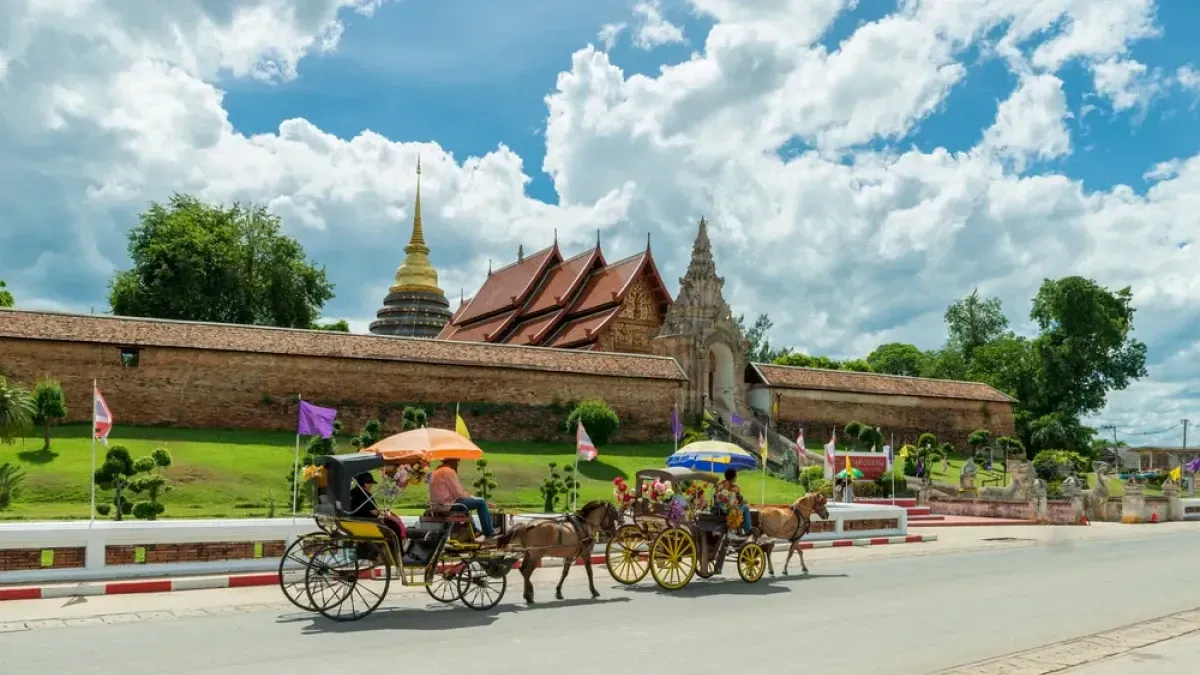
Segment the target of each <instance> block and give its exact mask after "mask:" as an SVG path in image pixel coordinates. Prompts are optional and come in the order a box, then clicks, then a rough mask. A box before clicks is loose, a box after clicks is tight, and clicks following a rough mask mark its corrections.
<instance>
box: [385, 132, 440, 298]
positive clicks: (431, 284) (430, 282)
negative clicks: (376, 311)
mask: <svg viewBox="0 0 1200 675" xmlns="http://www.w3.org/2000/svg"><path fill="white" fill-rule="evenodd" d="M404 253H405V256H404V264H402V265H400V267H399V268H398V269H397V270H396V283H395V284H393V285H392V287H391V289H390V290H392V291H423V292H427V293H442V289H441V288H439V287H438V273H437V270H435V269H434V268H433V265H432V264H431V263H430V262H429V246H427V245H426V244H425V229H424V225H423V223H422V222H421V156H420V155H417V197H416V199H415V200H414V202H413V229H412V237H411V238H410V239H409V240H408V246H405V247H404Z"/></svg>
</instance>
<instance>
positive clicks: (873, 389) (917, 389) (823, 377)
mask: <svg viewBox="0 0 1200 675" xmlns="http://www.w3.org/2000/svg"><path fill="white" fill-rule="evenodd" d="M750 367H751V368H753V369H754V371H755V372H756V373H757V375H758V377H759V378H760V379H761V380H762V382H763V384H766V385H767V386H769V387H773V388H778V389H809V390H812V389H816V390H823V391H843V392H852V393H858V394H875V395H878V396H916V397H921V398H952V399H961V400H966V401H991V402H996V403H1016V402H1017V400H1016V399H1015V398H1013V397H1011V396H1009V395H1008V394H1005V393H1004V392H1001V391H999V390H998V389H995V388H994V387H992V386H990V385H987V384H983V383H982V382H960V381H957V380H934V379H929V378H924V377H908V376H905V375H883V374H880V373H859V372H854V371H848V370H825V369H822V368H800V367H797V366H778V365H774V364H769V363H752V364H750Z"/></svg>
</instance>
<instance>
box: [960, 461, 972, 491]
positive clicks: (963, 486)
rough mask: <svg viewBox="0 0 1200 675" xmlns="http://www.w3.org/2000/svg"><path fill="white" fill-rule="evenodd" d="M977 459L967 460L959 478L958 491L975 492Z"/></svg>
mask: <svg viewBox="0 0 1200 675" xmlns="http://www.w3.org/2000/svg"><path fill="white" fill-rule="evenodd" d="M975 472H976V470H975V459H974V458H967V461H966V462H965V463H964V464H963V468H962V472H961V473H960V474H959V476H958V489H959V490H961V491H964V492H968V491H969V492H974V491H975Z"/></svg>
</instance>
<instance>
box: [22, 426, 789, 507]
mask: <svg viewBox="0 0 1200 675" xmlns="http://www.w3.org/2000/svg"><path fill="white" fill-rule="evenodd" d="M88 432H89V427H88V426H87V425H82V426H66V427H60V428H56V429H54V438H53V442H52V451H51V453H50V454H43V453H41V452H40V451H39V450H38V448H41V445H42V443H41V440H40V439H37V438H30V439H26V440H25V441H24V443H23V444H22V442H20V441H18V442H17V444H15V445H8V446H4V445H0V463H3V462H15V463H17V464H18V465H19V466H20V467H21V468H23V469H24V470H25V472H26V475H27V478H26V481H25V488H24V491H23V494H22V495H21V496H20V497H19V498H18V499H17V501H16V503H15V504H14V505H13V506H12V507H11V508H10V509H8V510H6V511H0V519H14V518H20V519H35V518H86V517H87V515H88V474H89V472H90V470H91V455H90V447H91V443H90V441H89V439H88ZM113 433H114V436H113V437H112V439H110V442H111V443H113V444H118V443H119V444H122V445H125V446H126V447H128V448H129V450H130V452H131V453H132V454H133V456H134V457H135V458H137V457H140V456H142V455H146V454H148V453H149V452H150V451H152V450H154V449H155V448H159V447H162V448H166V449H167V450H169V451H170V452H171V455H172V456H173V457H174V460H175V463H174V465H173V466H172V467H171V468H170V469H168V470H167V472H166V475H167V477H168V479H169V481H170V484H171V485H172V486H173V489H172V490H171V491H170V492H168V493H167V495H166V498H165V501H166V504H167V516H168V517H192V518H196V517H256V516H264V515H266V514H267V511H268V504H269V501H270V499H271V497H272V496H273V497H274V499H275V504H276V509H277V513H278V514H280V515H282V514H283V513H284V512H286V511H287V510H288V504H289V503H290V495H289V494H288V493H287V492H288V487H287V475H288V473H289V471H290V469H291V464H292V455H293V452H294V450H295V440H296V438H295V436H294V435H291V434H287V433H263V432H245V431H211V430H190V429H160V428H131V427H117V429H116V430H114V432H113ZM479 445H480V446H481V447H482V448H483V449H484V452H485V453H486V456H487V458H488V460H489V463H490V464H489V468H490V469H491V470H492V471H493V473H494V474H495V479H496V482H497V483H499V488H498V490H497V492H496V494H494V495H493V497H492V501H494V502H496V503H498V504H501V505H504V506H507V507H510V508H512V509H513V510H541V505H542V498H541V495H540V493H539V490H538V488H539V486H540V485H541V484H542V481H543V480H544V479H545V478H546V476H547V475H548V468H547V465H548V463H549V462H552V461H553V462H557V463H558V464H559V466H565V465H568V464H570V463H571V462H572V461H574V447H572V446H571V445H570V444H558V443H488V442H481V443H480V444H479ZM352 449H353V448H352V447H351V446H350V445H349V443H343V444H342V447H341V450H342V451H343V452H346V451H351V450H352ZM96 451H97V452H96V454H97V459H98V461H99V460H102V458H103V454H104V446H102V445H99V444H97V446H96ZM671 451H672V447H671V446H670V445H667V444H651V445H611V446H606V447H603V448H601V449H600V456H599V457H598V458H597V459H596V460H595V461H594V462H583V463H581V465H580V474H581V475H582V477H583V478H582V481H583V486H582V490H581V493H580V499H581V500H588V499H602V498H603V499H607V498H610V497H611V496H612V479H613V478H614V477H616V476H625V477H631V476H632V475H633V474H634V473H635V472H637V471H638V470H639V469H644V468H651V467H659V466H663V463H664V461H665V458H666V456H667V455H669V454H670V453H671ZM462 474H463V475H462V478H463V484H464V485H466V486H467V488H468V490H470V489H471V483H472V482H474V480H475V479H476V477H477V473H476V471H475V467H474V465H473V463H469V464H466V465H464V466H463V471H462ZM760 481H761V478H759V475H758V474H754V473H750V474H745V475H744V476H743V479H742V481H741V482H742V483H743V484H744V486H743V491H744V492H745V494H746V496H747V498H749V499H751V500H752V501H757V498H758V496H759V490H760V484H761V482H760ZM472 491H473V490H472ZM798 496H799V495H798V488H797V487H796V486H795V485H792V484H789V483H786V482H784V481H781V480H777V479H775V478H767V481H766V501H767V502H768V503H785V502H790V501H791V500H793V499H795V498H796V497H798ZM425 498H426V493H425V489H424V488H413V489H411V490H409V492H408V493H407V494H406V495H405V497H404V499H403V500H402V502H401V504H400V506H401V507H405V506H407V507H413V506H416V505H418V504H420V503H422V502H424V500H425ZM97 500H98V501H102V502H107V501H110V499H109V494H108V493H104V492H98V493H97Z"/></svg>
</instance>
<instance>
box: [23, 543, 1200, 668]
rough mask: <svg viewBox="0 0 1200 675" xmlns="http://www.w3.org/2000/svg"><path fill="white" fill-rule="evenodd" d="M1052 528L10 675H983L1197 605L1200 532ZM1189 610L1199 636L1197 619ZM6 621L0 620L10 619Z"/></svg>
mask: <svg viewBox="0 0 1200 675" xmlns="http://www.w3.org/2000/svg"><path fill="white" fill-rule="evenodd" d="M1031 529H1032V528H1007V529H1006V530H1001V529H1000V528H996V530H999V532H997V531H996V530H993V531H992V533H990V536H1001V537H1003V536H1011V537H1016V538H1018V539H1022V538H1024V537H1023V536H1022V534H1023V533H1026V532H1028V531H1029V530H1031ZM1058 531H1063V530H1058ZM1074 531H1076V532H1082V531H1084V528H1079V529H1076V530H1074ZM1128 531H1129V532H1133V530H1128ZM1142 531H1143V532H1150V530H1145V529H1144V530H1142ZM1008 532H1011V533H1012V534H1008ZM1041 532H1042V533H1043V534H1042V535H1041V537H1042V540H1041V541H1036V542H1029V541H1024V542H1022V541H1014V542H1011V543H1006V542H994V541H993V542H989V543H988V545H989V546H991V548H989V549H988V550H986V551H968V552H949V553H945V554H939V555H920V556H914V555H896V556H894V557H881V556H871V557H862V558H860V559H841V560H838V559H822V558H819V557H818V556H813V555H811V554H810V555H809V567H810V568H811V570H812V572H813V573H812V574H811V575H810V576H807V577H801V576H798V575H795V574H793V576H791V577H786V578H784V577H777V578H775V579H771V578H764V579H763V580H762V581H761V582H759V583H757V584H753V585H751V584H746V583H744V582H742V581H740V580H739V579H737V577H736V574H734V575H733V576H732V578H730V577H729V576H728V575H729V570H727V576H726V577H725V578H719V579H714V580H711V581H696V582H693V583H692V585H691V586H690V587H689V588H687V589H685V590H683V591H678V592H674V593H668V592H664V591H660V590H658V589H657V588H656V587H655V586H654V585H653V583H652V582H651V581H650V580H649V579H647V580H646V581H645V582H643V583H642V584H640V585H638V586H636V587H630V588H626V587H621V586H619V585H617V584H616V583H615V582H613V581H612V580H611V579H609V577H608V576H607V573H606V572H605V571H604V570H603V568H599V569H598V570H597V572H598V576H597V580H598V586H599V589H600V592H601V594H602V597H601V598H600V599H599V600H591V599H588V598H587V591H586V586H584V585H582V583H581V582H582V580H583V579H584V575H583V570H582V569H581V568H575V569H574V570H573V571H572V581H570V582H568V585H567V587H566V589H565V594H566V600H563V601H556V600H554V594H553V590H552V588H547V587H546V586H544V585H543V584H544V581H543V582H540V583H539V587H538V588H537V592H538V600H539V602H538V604H536V605H534V606H532V607H526V606H524V605H523V604H522V602H521V598H520V589H519V581H520V577H519V575H517V574H514V575H512V576H511V577H510V587H509V594H508V596H507V597H506V598H505V600H504V602H503V603H501V604H500V605H499V606H498V607H496V608H495V609H494V610H491V611H487V612H475V611H472V610H469V609H466V608H463V607H461V606H453V607H445V606H433V605H432V604H431V603H430V601H429V599H428V598H427V597H424V596H418V595H413V594H397V595H396V596H395V597H394V598H392V599H390V600H389V601H388V602H386V603H385V604H384V605H383V607H382V608H381V609H380V611H378V612H377V613H376V614H375V615H374V616H371V617H368V618H367V619H365V620H363V621H360V622H357V623H353V624H334V623H332V622H329V621H327V620H324V619H322V618H321V617H319V616H316V615H310V614H305V613H302V612H299V611H296V610H294V609H280V608H279V606H263V605H258V606H255V605H251V606H244V607H241V608H239V609H238V611H229V612H225V613H203V612H199V613H197V615H196V616H183V617H179V616H171V617H168V618H166V619H164V620H139V621H133V620H131V622H129V623H123V622H121V621H115V622H99V621H94V622H87V621H83V620H79V621H78V623H77V624H76V625H67V626H64V627H59V628H54V629H45V630H19V631H12V632H0V655H2V656H0V672H3V673H71V674H72V675H93V674H95V675H110V674H111V675H118V674H120V675H150V674H154V675H159V674H160V673H164V672H167V673H172V674H173V675H190V674H199V673H220V674H223V675H226V674H227V675H252V674H253V675H274V674H276V673H280V674H282V673H295V672H308V671H312V670H313V669H319V672H321V673H322V674H323V675H335V674H340V673H354V674H355V675H359V674H361V673H364V672H391V671H396V672H400V671H411V672H417V673H424V672H439V673H444V672H456V671H458V672H464V673H480V674H482V675H509V674H512V675H516V674H518V673H519V674H521V675H531V674H536V673H542V672H549V671H551V670H555V671H564V672H569V673H572V675H589V674H591V673H605V674H609V673H612V672H613V671H615V670H622V671H625V670H628V671H633V672H647V671H649V672H654V673H662V674H663V675H675V674H677V673H689V674H703V673H722V674H725V673H728V672H739V673H767V672H769V671H774V672H778V673H784V674H787V675H791V673H801V672H803V673H836V674H837V675H858V674H860V673H862V674H864V675H867V674H869V675H908V674H911V675H923V674H926V673H934V672H938V671H943V670H949V669H954V670H953V672H954V673H963V674H965V673H972V672H978V673H984V672H993V671H992V670H991V669H990V668H986V667H984V666H982V665H979V666H966V667H961V668H959V667H960V666H964V664H972V663H975V662H980V661H984V660H987V659H991V658H994V657H998V656H1001V655H1005V654H1012V653H1015V652H1021V651H1024V650H1029V649H1034V648H1037V647H1041V646H1043V645H1048V644H1051V643H1056V642H1060V641H1067V640H1072V639H1075V638H1079V637H1081V636H1087V635H1091V634H1094V633H1100V632H1102V631H1108V630H1111V629H1116V628H1119V627H1122V626H1127V625H1129V624H1134V623H1138V622H1144V621H1149V620H1152V619H1156V618H1158V617H1162V616H1165V615H1169V614H1174V613H1177V612H1184V611H1187V610H1193V609H1195V608H1198V607H1200V584H1195V583H1194V568H1195V561H1196V560H1197V559H1198V557H1200V536H1198V535H1200V531H1197V530H1195V529H1190V528H1189V529H1179V528H1172V529H1171V530H1169V531H1168V530H1166V529H1161V530H1158V531H1157V535H1156V536H1137V535H1134V536H1123V537H1120V538H1088V537H1082V538H1078V537H1073V536H1070V535H1064V536H1057V535H1056V534H1054V533H1053V532H1052V533H1051V535H1050V536H1048V537H1047V536H1046V535H1045V534H1044V533H1045V532H1047V529H1046V528H1042V529H1041ZM1008 546H1011V548H1008ZM918 547H919V546H914V547H912V548H918ZM896 548H897V549H906V548H910V547H907V546H902V547H896ZM779 562H782V561H779ZM793 566H794V567H793V571H794V572H795V571H797V570H798V565H796V564H795V561H793ZM776 567H777V569H778V567H779V564H778V563H777V565H776ZM541 579H543V580H544V579H546V575H545V574H543V576H542V577H541ZM244 590H245V591H251V590H254V589H244ZM224 592H225V593H235V592H238V591H232V590H231V591H224ZM260 592H265V591H260ZM195 593H200V592H199V591H197V592H195ZM174 595H175V596H188V595H189V593H177V594H174ZM37 602H39V603H47V602H57V603H59V604H60V605H62V606H63V608H62V609H63V611H64V612H66V611H67V610H68V609H69V607H70V604H71V602H82V601H63V600H59V601H37ZM31 606H32V605H31ZM0 609H3V608H0ZM1194 614H1196V616H1197V619H1196V621H1197V623H1196V625H1195V628H1196V630H1197V631H1200V613H1194ZM10 619H11V615H10V616H7V617H6V616H5V615H4V614H3V613H0V621H7V620H10ZM1189 640H1190V642H1188V641H1189ZM1142 644H1145V642H1143V643H1142ZM1174 644H1185V645H1188V644H1190V645H1192V650H1191V652H1188V653H1191V654H1194V653H1195V638H1194V636H1192V637H1183V638H1181V639H1180V640H1176V641H1173V642H1166V643H1162V644H1161V645H1158V646H1157V647H1156V649H1160V650H1164V649H1165V650H1170V649H1172V645H1174ZM1174 648H1175V649H1176V650H1178V649H1179V648H1178V647H1174ZM1152 649H1154V648H1152ZM1127 651H1129V653H1128V654H1126V656H1124V657H1119V658H1118V661H1115V662H1114V663H1117V665H1116V666H1109V665H1107V663H1099V662H1097V663H1094V664H1091V665H1088V666H1084V667H1082V668H1081V669H1080V670H1079V671H1078V672H1080V673H1084V674H1085V675H1102V674H1107V673H1110V672H1112V673H1118V672H1119V673H1142V672H1146V673H1147V674H1148V675H1149V674H1151V673H1154V672H1158V671H1152V670H1145V671H1143V670H1141V667H1140V666H1130V665H1128V664H1130V663H1140V662H1138V661H1136V659H1138V658H1141V659H1142V660H1143V661H1147V660H1154V658H1155V657H1154V656H1153V655H1154V654H1156V652H1153V651H1152V650H1139V651H1134V650H1133V648H1130V649H1129V650H1127ZM1184 651H1185V652H1186V651H1187V650H1186V649H1185V650H1184ZM1146 654H1150V656H1147V655H1146ZM1121 658H1123V659H1126V661H1124V662H1121V661H1120V660H1119V659H1121ZM1166 658H1168V657H1167V656H1162V657H1160V658H1159V659H1158V661H1156V662H1161V661H1162V660H1163V659H1166ZM1094 660H1096V661H1099V660H1100V657H1097V658H1096V659H1094ZM1121 663H1125V664H1126V665H1125V666H1124V667H1122V666H1121ZM1106 667H1107V668H1109V669H1108V670H1103V668H1106ZM1089 668H1093V669H1095V668H1100V669H1099V670H1089ZM1112 668H1116V669H1115V670H1113V669H1112ZM731 669H732V670H731ZM1055 670H1061V667H1058V668H1055ZM1189 670H1190V669H1189V668H1184V669H1183V670H1179V669H1174V670H1171V669H1167V670H1162V672H1164V673H1165V672H1168V671H1169V672H1188V671H1189ZM994 672H1022V673H1031V674H1033V673H1042V672H1050V671H1049V670H1036V669H1034V670H1024V671H1009V670H996V671H994ZM1071 672H1075V671H1071Z"/></svg>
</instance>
